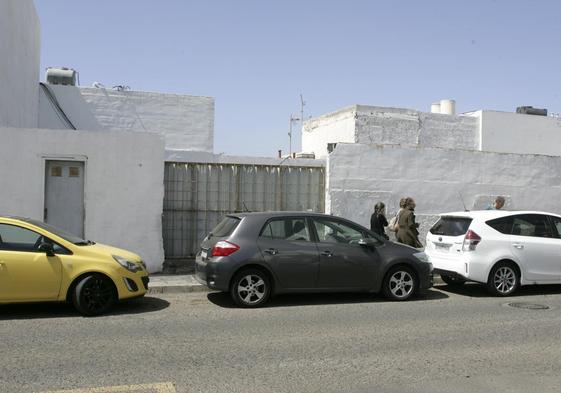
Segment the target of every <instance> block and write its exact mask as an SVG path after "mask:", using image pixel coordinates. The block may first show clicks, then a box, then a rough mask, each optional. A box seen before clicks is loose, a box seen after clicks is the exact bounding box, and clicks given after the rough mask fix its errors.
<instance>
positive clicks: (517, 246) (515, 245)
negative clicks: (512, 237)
mask: <svg viewBox="0 0 561 393" xmlns="http://www.w3.org/2000/svg"><path fill="white" fill-rule="evenodd" d="M512 246H513V247H514V248H516V249H518V250H523V249H524V244H520V243H515V244H513V245H512Z"/></svg>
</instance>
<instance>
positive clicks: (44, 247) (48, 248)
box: [37, 243, 55, 257]
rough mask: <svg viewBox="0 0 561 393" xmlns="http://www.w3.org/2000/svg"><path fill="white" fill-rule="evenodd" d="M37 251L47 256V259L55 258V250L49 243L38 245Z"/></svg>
mask: <svg viewBox="0 0 561 393" xmlns="http://www.w3.org/2000/svg"><path fill="white" fill-rule="evenodd" d="M37 249H38V250H39V251H42V252H44V253H45V254H47V256H48V257H54V256H55V249H54V248H53V245H52V244H50V243H41V244H39V247H38V248H37Z"/></svg>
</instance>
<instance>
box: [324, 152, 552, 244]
mask: <svg viewBox="0 0 561 393" xmlns="http://www.w3.org/2000/svg"><path fill="white" fill-rule="evenodd" d="M560 191H561V157H550V156H543V155H518V154H505V153H491V152H479V151H468V150H452V149H440V148H419V147H402V146H396V145H385V146H384V145H364V144H339V145H338V146H337V148H336V149H335V150H334V151H333V153H331V154H330V155H329V158H328V160H327V188H326V211H327V212H329V213H333V214H336V215H340V216H343V217H346V218H349V219H351V220H355V221H357V222H359V223H361V224H362V225H365V226H368V225H369V219H370V215H371V214H372V211H373V208H374V204H375V203H376V202H378V201H383V202H384V203H386V205H387V206H388V213H389V214H388V216H391V215H393V214H395V212H396V211H397V209H398V203H399V199H400V198H401V197H404V196H411V197H413V198H414V199H415V200H416V202H417V211H416V214H417V217H418V221H419V222H420V223H421V241H422V242H423V243H424V238H425V235H426V232H427V230H428V229H429V228H430V226H431V225H432V223H434V221H435V219H436V215H437V214H438V213H443V212H450V211H461V210H463V205H462V201H461V199H463V201H464V203H465V204H466V207H467V208H468V209H483V208H485V207H487V206H488V205H489V204H490V203H491V202H492V201H493V199H494V197H495V196H496V195H504V196H506V197H507V206H506V208H507V209H512V210H514V209H516V210H524V209H528V210H536V209H537V210H545V211H551V212H556V213H561V201H560V200H559V193H560ZM460 194H461V198H460Z"/></svg>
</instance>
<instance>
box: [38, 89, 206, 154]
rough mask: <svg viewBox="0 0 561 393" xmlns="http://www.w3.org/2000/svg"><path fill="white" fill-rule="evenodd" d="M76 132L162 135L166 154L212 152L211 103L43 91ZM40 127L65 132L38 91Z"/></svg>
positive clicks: (141, 95) (185, 98) (171, 96)
mask: <svg viewBox="0 0 561 393" xmlns="http://www.w3.org/2000/svg"><path fill="white" fill-rule="evenodd" d="M48 88H49V89H50V90H51V92H52V93H53V95H54V96H55V97H56V99H57V101H58V103H59V105H60V107H61V108H62V110H63V111H64V113H65V114H66V115H67V117H68V118H69V119H70V121H71V122H72V123H73V124H74V126H75V127H76V128H77V129H80V130H88V131H99V130H108V131H140V132H151V133H158V134H162V135H164V138H165V143H166V148H168V149H181V150H195V151H205V152H209V153H211V152H212V151H213V148H214V99H213V98H209V97H196V96H185V95H176V94H163V93H148V92H140V91H117V90H111V89H97V88H84V87H80V88H78V87H73V86H62V85H48ZM39 127H40V128H52V129H60V128H68V126H67V124H66V123H65V122H64V121H63V120H62V119H61V118H60V116H59V115H58V114H57V111H56V109H55V107H54V106H53V104H52V102H50V101H49V100H48V98H47V95H46V94H45V92H44V90H43V89H41V92H40V95H39Z"/></svg>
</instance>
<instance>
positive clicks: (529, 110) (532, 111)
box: [516, 106, 547, 116]
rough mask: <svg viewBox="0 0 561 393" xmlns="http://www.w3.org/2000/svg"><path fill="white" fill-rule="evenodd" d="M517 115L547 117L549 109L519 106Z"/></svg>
mask: <svg viewBox="0 0 561 393" xmlns="http://www.w3.org/2000/svg"><path fill="white" fill-rule="evenodd" d="M516 113H522V114H525V115H536V116H547V109H542V108H534V107H533V106H519V107H518V108H516Z"/></svg>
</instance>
